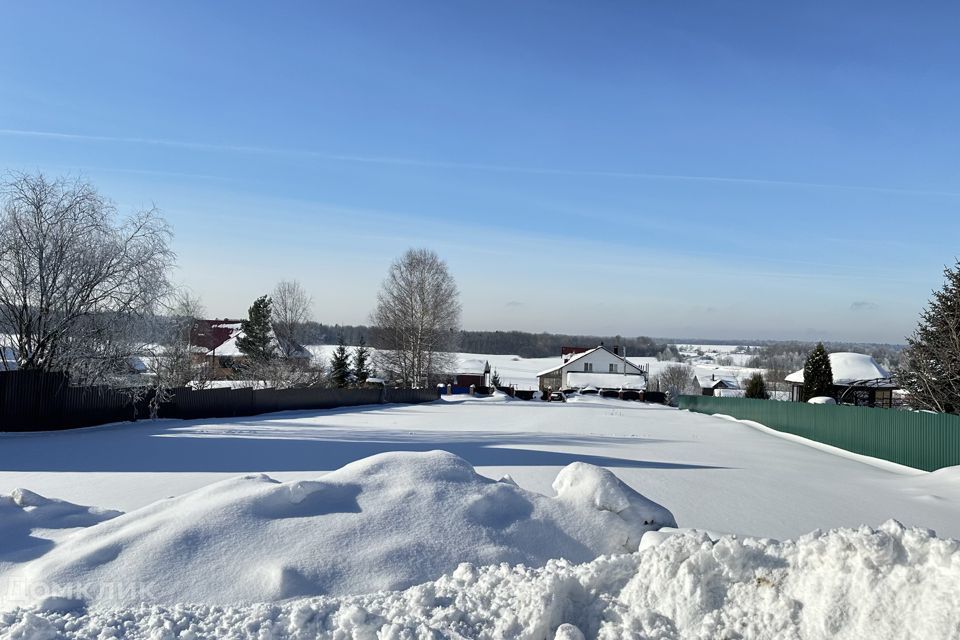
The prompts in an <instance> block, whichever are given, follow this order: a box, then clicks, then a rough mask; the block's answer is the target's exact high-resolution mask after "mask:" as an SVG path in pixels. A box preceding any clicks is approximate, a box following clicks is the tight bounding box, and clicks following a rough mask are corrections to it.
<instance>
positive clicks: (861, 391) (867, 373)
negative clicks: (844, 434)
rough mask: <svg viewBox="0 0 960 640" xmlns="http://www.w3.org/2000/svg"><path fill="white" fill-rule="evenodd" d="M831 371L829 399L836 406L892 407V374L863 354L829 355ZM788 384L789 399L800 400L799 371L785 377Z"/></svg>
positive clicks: (801, 373)
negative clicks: (838, 404)
mask: <svg viewBox="0 0 960 640" xmlns="http://www.w3.org/2000/svg"><path fill="white" fill-rule="evenodd" d="M829 357H830V368H831V369H833V387H832V392H831V396H832V397H833V398H834V399H835V400H836V401H837V402H838V403H840V404H855V405H858V406H866V407H886V408H889V407H892V406H893V392H894V390H896V389H899V385H897V383H896V381H895V380H894V379H893V375H892V374H891V373H890V372H889V371H887V370H886V369H884V368H883V367H881V366H880V365H879V364H877V361H876V360H874V359H873V357H872V356H869V355H867V354H864V353H849V352H840V353H831V354H830V356H829ZM785 379H786V381H787V382H789V383H790V385H791V393H790V396H791V399H792V400H793V401H795V402H802V401H803V369H801V370H800V371H795V372H794V373H791V374H790V375H788V376H787V377H786V378H785Z"/></svg>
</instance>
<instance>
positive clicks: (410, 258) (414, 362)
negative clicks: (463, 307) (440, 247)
mask: <svg viewBox="0 0 960 640" xmlns="http://www.w3.org/2000/svg"><path fill="white" fill-rule="evenodd" d="M371 321H372V323H373V325H374V327H375V331H374V336H373V337H374V345H375V346H376V347H378V349H379V351H378V352H377V359H378V363H377V365H378V368H379V369H380V370H382V371H384V372H386V373H388V374H389V375H390V376H393V377H395V378H396V379H397V380H398V381H399V382H401V383H402V384H404V385H405V386H411V387H422V386H428V385H430V384H432V383H434V382H436V381H438V380H439V379H440V377H441V376H443V374H445V373H448V372H449V371H450V369H451V367H452V366H453V364H454V356H453V354H452V353H451V352H452V351H453V350H454V349H455V347H456V342H457V337H458V334H459V331H460V302H459V292H458V291H457V285H456V283H455V282H454V280H453V277H452V276H451V275H450V272H449V271H448V269H447V264H446V263H445V262H444V261H443V260H441V259H440V257H439V256H438V255H437V254H436V253H434V252H433V251H430V250H429V249H410V250H409V251H407V252H406V253H405V254H403V256H402V257H401V258H400V259H398V260H396V261H395V262H394V263H393V264H392V265H391V266H390V271H389V273H388V274H387V278H386V280H384V282H383V285H382V287H381V289H380V293H379V294H378V296H377V307H376V310H375V311H374V312H373V314H372V315H371Z"/></svg>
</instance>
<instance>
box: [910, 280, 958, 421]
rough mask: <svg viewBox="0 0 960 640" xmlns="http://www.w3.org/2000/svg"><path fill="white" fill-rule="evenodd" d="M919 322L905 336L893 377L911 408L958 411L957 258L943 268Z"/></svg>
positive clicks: (947, 411) (948, 411)
mask: <svg viewBox="0 0 960 640" xmlns="http://www.w3.org/2000/svg"><path fill="white" fill-rule="evenodd" d="M943 274H944V280H945V282H944V285H943V288H942V289H940V290H939V291H934V292H933V298H932V299H931V300H930V302H929V304H928V305H927V308H926V309H924V310H923V312H922V313H921V314H920V322H919V324H918V326H917V328H916V330H915V331H914V332H913V334H912V335H911V336H909V337H908V338H907V348H906V349H904V352H903V358H902V364H901V366H900V369H899V371H898V372H897V377H898V379H899V382H900V385H901V386H902V387H903V388H904V389H906V390H907V391H909V392H910V405H911V406H912V407H913V408H914V409H927V410H930V411H940V412H944V413H957V412H960V262H957V264H956V265H954V268H953V269H951V268H949V267H945V268H944V270H943Z"/></svg>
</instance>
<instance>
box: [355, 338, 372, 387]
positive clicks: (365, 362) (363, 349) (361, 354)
mask: <svg viewBox="0 0 960 640" xmlns="http://www.w3.org/2000/svg"><path fill="white" fill-rule="evenodd" d="M353 376H354V378H356V381H357V386H362V385H363V384H365V383H366V381H367V378H369V377H370V349H368V348H367V341H366V340H365V339H364V338H363V336H360V343H359V344H358V345H357V348H356V349H354V351H353Z"/></svg>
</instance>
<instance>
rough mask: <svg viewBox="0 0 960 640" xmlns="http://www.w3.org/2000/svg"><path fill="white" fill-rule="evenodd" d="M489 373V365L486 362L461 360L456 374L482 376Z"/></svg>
mask: <svg viewBox="0 0 960 640" xmlns="http://www.w3.org/2000/svg"><path fill="white" fill-rule="evenodd" d="M488 371H490V363H489V362H487V361H486V360H480V359H478V358H477V359H472V360H461V361H460V364H459V365H458V367H457V373H459V374H461V375H472V376H482V375H483V374H485V373H487V372H488Z"/></svg>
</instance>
